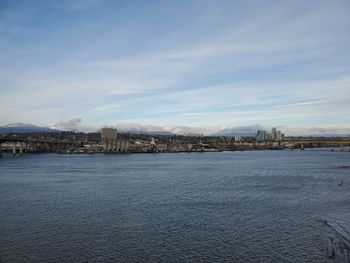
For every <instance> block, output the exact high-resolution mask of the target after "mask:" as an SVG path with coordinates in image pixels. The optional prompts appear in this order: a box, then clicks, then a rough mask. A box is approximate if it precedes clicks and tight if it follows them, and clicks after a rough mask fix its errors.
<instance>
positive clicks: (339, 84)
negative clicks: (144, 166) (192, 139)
mask: <svg viewBox="0 0 350 263" xmlns="http://www.w3.org/2000/svg"><path fill="white" fill-rule="evenodd" d="M349 14H350V1H348V0H327V1H322V0H318V1H298V0H290V1H287V0H285V1H280V0H276V1H269V0H266V1H265V0H259V1H254V0H251V1H243V0H242V1H234V0H228V1H224V0H216V1H213V0H210V1H206V0H198V1H196V0H184V1H182V0H176V1H170V0H159V1H153V0H149V1H141V0H135V1H127V0H124V1H118V0H114V1H108V0H105V1H99V0H84V1H83V0H75V1H71V0H67V1H64V0H58V1H46V0H44V1H41V0H36V1H29V0H28V1H26V0H21V1H13V0H10V1H6V0H0V51H1V52H0V106H1V110H0V125H5V124H7V123H14V122H24V123H32V124H36V125H51V126H55V127H61V126H62V127H66V128H70V127H69V126H72V128H77V127H81V128H85V129H88V128H90V129H93V128H96V127H102V126H105V125H115V126H118V125H124V126H125V125H132V124H133V125H146V126H147V125H156V126H161V127H164V126H181V127H205V128H208V127H221V128H222V127H242V126H244V127H247V126H250V125H251V126H254V125H255V126H256V125H263V126H269V127H270V126H277V127H284V128H285V129H287V130H288V129H289V130H293V129H294V130H293V131H299V132H300V133H302V132H303V129H304V131H305V130H310V129H312V128H316V127H317V128H322V129H326V130H327V129H329V130H333V131H334V130H337V129H338V130H341V131H342V132H344V131H348V132H349V133H350V15H349ZM295 129H296V130H295ZM298 129H299V130H298Z"/></svg>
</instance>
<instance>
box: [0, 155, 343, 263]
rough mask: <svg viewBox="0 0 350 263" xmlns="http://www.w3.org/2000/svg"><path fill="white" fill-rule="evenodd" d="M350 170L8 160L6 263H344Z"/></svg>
mask: <svg viewBox="0 0 350 263" xmlns="http://www.w3.org/2000/svg"><path fill="white" fill-rule="evenodd" d="M349 167H350V153H349V152H331V151H330V150H329V149H326V150H305V151H300V150H298V151H296V150H295V151H251V152H223V153H177V154H129V155H103V154H96V155H58V154H28V155H23V156H16V157H4V158H1V159H0V262H318V263H319V262H332V261H331V260H330V259H328V258H327V253H326V251H325V250H326V246H325V240H326V238H327V237H328V236H331V235H334V233H332V230H331V229H330V228H329V227H327V225H326V224H324V222H323V221H324V219H328V220H337V221H338V222H342V224H345V225H350V224H349V222H350V168H349ZM341 180H343V185H342V186H339V185H338V184H339V182H340V181H341Z"/></svg>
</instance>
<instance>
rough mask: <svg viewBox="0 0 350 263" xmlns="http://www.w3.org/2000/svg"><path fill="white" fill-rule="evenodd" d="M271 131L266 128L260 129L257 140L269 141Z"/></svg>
mask: <svg viewBox="0 0 350 263" xmlns="http://www.w3.org/2000/svg"><path fill="white" fill-rule="evenodd" d="M269 137H270V136H269V133H268V132H267V131H264V130H258V132H257V134H256V140H257V141H260V142H264V141H268V140H269Z"/></svg>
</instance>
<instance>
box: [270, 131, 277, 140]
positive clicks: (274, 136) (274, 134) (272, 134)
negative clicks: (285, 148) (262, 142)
mask: <svg viewBox="0 0 350 263" xmlns="http://www.w3.org/2000/svg"><path fill="white" fill-rule="evenodd" d="M271 139H272V140H273V141H276V140H277V129H276V128H272V129H271Z"/></svg>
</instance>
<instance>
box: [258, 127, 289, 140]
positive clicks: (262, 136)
mask: <svg viewBox="0 0 350 263" xmlns="http://www.w3.org/2000/svg"><path fill="white" fill-rule="evenodd" d="M283 139H284V134H283V133H282V132H281V131H280V130H277V129H276V128H275V127H274V128H272V129H271V134H270V133H268V132H267V131H264V130H258V132H257V134H256V140H257V141H258V142H267V141H282V140H283Z"/></svg>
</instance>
